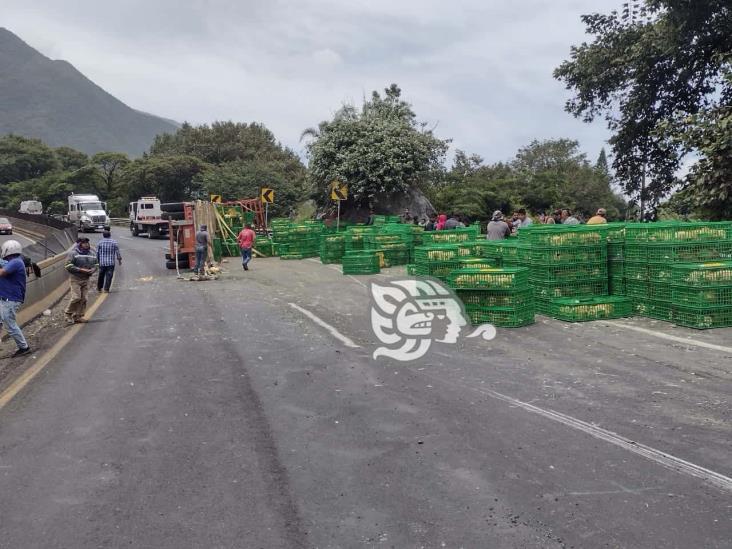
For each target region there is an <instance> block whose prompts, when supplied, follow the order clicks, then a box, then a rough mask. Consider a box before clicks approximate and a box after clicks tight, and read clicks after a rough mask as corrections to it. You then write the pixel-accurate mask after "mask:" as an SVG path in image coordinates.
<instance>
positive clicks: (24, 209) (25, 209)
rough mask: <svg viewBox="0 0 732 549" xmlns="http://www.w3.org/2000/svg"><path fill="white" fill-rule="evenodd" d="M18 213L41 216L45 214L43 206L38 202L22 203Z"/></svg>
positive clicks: (24, 201) (25, 201) (28, 201)
mask: <svg viewBox="0 0 732 549" xmlns="http://www.w3.org/2000/svg"><path fill="white" fill-rule="evenodd" d="M18 211H19V212H20V213H26V214H33V215H41V214H42V213H43V204H41V203H40V202H39V201H38V200H23V202H21V203H20V208H19V209H18Z"/></svg>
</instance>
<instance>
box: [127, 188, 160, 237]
mask: <svg viewBox="0 0 732 549" xmlns="http://www.w3.org/2000/svg"><path fill="white" fill-rule="evenodd" d="M130 232H132V236H138V235H139V234H140V233H145V234H147V237H148V238H156V237H158V236H164V235H167V234H168V221H167V220H166V219H163V213H162V211H161V210H160V200H158V199H157V198H155V197H154V196H143V197H142V198H141V199H140V200H138V201H137V202H130Z"/></svg>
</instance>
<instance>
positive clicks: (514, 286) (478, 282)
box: [447, 267, 530, 290]
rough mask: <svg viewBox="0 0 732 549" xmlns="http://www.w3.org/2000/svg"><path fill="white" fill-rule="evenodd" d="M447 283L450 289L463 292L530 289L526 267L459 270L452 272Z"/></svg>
mask: <svg viewBox="0 0 732 549" xmlns="http://www.w3.org/2000/svg"><path fill="white" fill-rule="evenodd" d="M447 281H448V284H450V286H451V287H452V288H460V289H465V290H525V289H528V288H529V287H530V286H529V269H527V268H526V267H501V268H491V269H459V270H457V271H453V272H452V273H451V274H450V275H449V276H448V278H447Z"/></svg>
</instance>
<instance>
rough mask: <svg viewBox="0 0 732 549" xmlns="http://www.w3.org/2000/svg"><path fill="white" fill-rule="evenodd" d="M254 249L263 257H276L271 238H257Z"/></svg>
mask: <svg viewBox="0 0 732 549" xmlns="http://www.w3.org/2000/svg"><path fill="white" fill-rule="evenodd" d="M254 248H255V249H256V250H257V251H258V252H259V253H260V254H261V255H263V256H264V257H274V256H276V255H277V254H276V252H275V245H274V242H273V241H272V239H271V238H267V237H262V236H258V237H257V240H256V242H255V243H254Z"/></svg>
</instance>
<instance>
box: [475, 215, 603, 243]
mask: <svg viewBox="0 0 732 549" xmlns="http://www.w3.org/2000/svg"><path fill="white" fill-rule="evenodd" d="M538 222H539V224H541V225H555V224H556V225H579V224H580V220H579V219H577V218H576V217H575V216H574V215H572V212H571V211H570V210H568V209H566V208H565V209H562V210H555V211H554V212H553V213H552V214H546V213H544V212H541V213H539V216H538ZM602 223H607V210H605V208H599V209H598V210H597V213H596V214H595V215H594V216H592V217H591V218H590V219H588V220H587V225H599V224H602ZM532 224H533V221H532V219H531V218H530V217H529V216H528V215H526V210H524V209H523V208H522V209H520V210H517V211H516V212H515V213H514V214H513V217H512V218H511V219H509V220H506V217H505V216H504V215H503V212H501V211H500V210H496V211H495V212H493V216H492V218H491V220H490V222H489V223H488V226H487V228H486V239H488V240H502V239H504V238H507V237H509V236H511V235H512V234H516V233H517V232H518V230H519V229H520V228H521V227H528V226H529V225H532Z"/></svg>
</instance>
